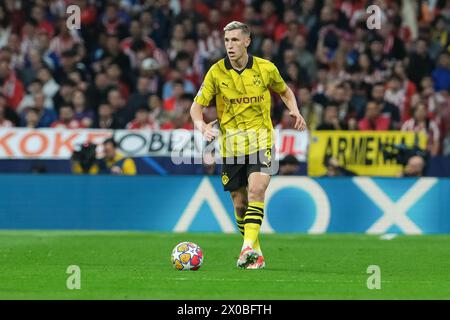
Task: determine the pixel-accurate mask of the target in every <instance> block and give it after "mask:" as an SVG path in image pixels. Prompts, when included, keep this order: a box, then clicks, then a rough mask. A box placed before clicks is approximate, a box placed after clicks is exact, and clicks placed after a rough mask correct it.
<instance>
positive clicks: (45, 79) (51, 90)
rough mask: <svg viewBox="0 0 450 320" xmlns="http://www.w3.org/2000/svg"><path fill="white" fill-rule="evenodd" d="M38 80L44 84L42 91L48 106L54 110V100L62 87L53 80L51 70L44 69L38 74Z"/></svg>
mask: <svg viewBox="0 0 450 320" xmlns="http://www.w3.org/2000/svg"><path fill="white" fill-rule="evenodd" d="M37 79H38V80H39V81H41V83H42V91H43V92H44V95H45V99H46V101H47V102H46V105H47V106H48V107H49V108H50V107H51V108H53V106H54V102H53V98H54V97H55V95H56V94H57V93H58V91H59V89H60V85H59V84H58V83H57V82H56V81H55V79H54V78H53V75H52V72H51V71H50V69H49V68H46V67H42V68H41V69H39V71H38V73H37Z"/></svg>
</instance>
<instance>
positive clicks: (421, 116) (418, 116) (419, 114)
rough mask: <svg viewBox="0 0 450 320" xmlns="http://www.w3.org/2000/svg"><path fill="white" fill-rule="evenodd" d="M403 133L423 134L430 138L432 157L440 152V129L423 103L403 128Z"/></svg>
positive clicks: (428, 147) (429, 145) (428, 148)
mask: <svg viewBox="0 0 450 320" xmlns="http://www.w3.org/2000/svg"><path fill="white" fill-rule="evenodd" d="M402 131H411V132H423V133H425V134H426V135H427V137H428V145H427V150H428V151H429V152H430V153H431V155H432V156H435V155H437V154H438V152H439V138H440V133H439V127H438V126H437V124H436V122H435V121H434V120H431V119H430V118H429V117H428V115H427V109H426V107H425V105H424V104H423V103H420V104H418V105H417V106H416V108H415V110H414V117H413V118H412V119H409V120H408V121H406V122H405V123H404V124H403V126H402Z"/></svg>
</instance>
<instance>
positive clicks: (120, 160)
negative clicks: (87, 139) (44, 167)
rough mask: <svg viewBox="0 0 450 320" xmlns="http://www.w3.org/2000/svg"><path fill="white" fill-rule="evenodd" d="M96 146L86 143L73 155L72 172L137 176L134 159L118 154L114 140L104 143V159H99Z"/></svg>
mask: <svg viewBox="0 0 450 320" xmlns="http://www.w3.org/2000/svg"><path fill="white" fill-rule="evenodd" d="M95 149H96V145H95V144H92V143H85V144H84V145H83V146H82V147H81V149H80V150H78V151H75V152H74V153H73V155H72V159H71V161H72V172H73V173H76V174H117V175H136V165H135V163H134V161H133V159H131V158H128V157H125V156H123V155H122V154H120V153H119V152H117V150H116V149H117V145H116V142H115V141H114V139H112V138H109V139H106V140H105V141H104V142H103V150H104V157H103V158H100V159H97V157H96V151H95Z"/></svg>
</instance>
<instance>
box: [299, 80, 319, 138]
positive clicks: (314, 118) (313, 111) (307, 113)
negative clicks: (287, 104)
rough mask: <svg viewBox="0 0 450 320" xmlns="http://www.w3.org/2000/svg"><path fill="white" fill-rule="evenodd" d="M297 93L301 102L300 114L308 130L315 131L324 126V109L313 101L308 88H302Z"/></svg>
mask: <svg viewBox="0 0 450 320" xmlns="http://www.w3.org/2000/svg"><path fill="white" fill-rule="evenodd" d="M297 92H298V94H297V97H298V98H299V100H300V103H299V105H300V113H301V114H302V116H303V118H304V119H305V121H306V125H307V128H308V130H315V129H316V128H317V127H318V126H320V125H321V124H322V118H323V110H322V109H323V108H322V106H321V105H320V104H318V103H316V102H314V101H313V100H312V98H311V92H310V89H309V88H308V87H300V88H299V89H298V91H297Z"/></svg>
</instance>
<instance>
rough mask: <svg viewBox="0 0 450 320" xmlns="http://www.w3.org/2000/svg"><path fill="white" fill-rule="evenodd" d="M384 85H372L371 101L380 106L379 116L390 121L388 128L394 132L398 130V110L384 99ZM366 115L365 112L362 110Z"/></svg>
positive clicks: (379, 83)
mask: <svg viewBox="0 0 450 320" xmlns="http://www.w3.org/2000/svg"><path fill="white" fill-rule="evenodd" d="M384 88H385V84H384V83H383V82H377V83H375V84H374V85H373V87H372V90H371V96H372V100H373V101H374V102H376V103H377V104H379V105H381V114H382V115H383V116H385V117H387V118H389V119H390V122H391V124H390V126H391V128H392V129H394V130H399V129H400V125H401V122H400V110H399V108H398V107H397V106H395V105H393V104H392V103H389V102H387V101H386V100H385V99H384V92H385V90H384ZM362 111H363V112H364V113H366V110H365V109H363V110H362Z"/></svg>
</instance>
